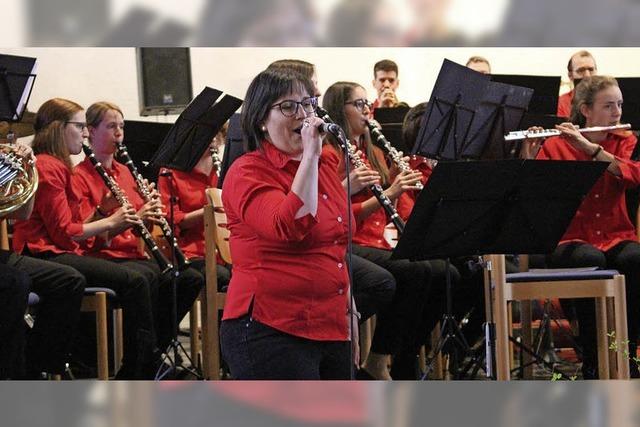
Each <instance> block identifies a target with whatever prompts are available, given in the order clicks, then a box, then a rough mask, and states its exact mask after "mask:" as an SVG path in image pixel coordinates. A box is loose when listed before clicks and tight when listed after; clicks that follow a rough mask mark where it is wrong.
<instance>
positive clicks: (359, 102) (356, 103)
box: [344, 98, 371, 111]
mask: <svg viewBox="0 0 640 427" xmlns="http://www.w3.org/2000/svg"><path fill="white" fill-rule="evenodd" d="M347 104H351V105H353V106H354V107H356V108H357V109H358V111H362V110H364V106H365V105H366V106H367V107H369V108H371V103H370V102H369V101H367V100H366V99H362V98H359V99H354V100H353V101H347V102H345V103H344V105H347Z"/></svg>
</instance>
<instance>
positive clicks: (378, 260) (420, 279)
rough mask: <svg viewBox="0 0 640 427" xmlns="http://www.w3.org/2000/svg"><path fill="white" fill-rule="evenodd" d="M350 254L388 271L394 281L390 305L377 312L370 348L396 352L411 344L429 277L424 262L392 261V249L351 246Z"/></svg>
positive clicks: (428, 271) (390, 352)
mask: <svg viewBox="0 0 640 427" xmlns="http://www.w3.org/2000/svg"><path fill="white" fill-rule="evenodd" d="M353 253H354V254H356V255H358V256H360V257H362V258H365V259H367V260H369V261H371V262H373V263H374V264H377V265H378V266H380V267H382V268H384V269H385V270H387V271H388V272H390V273H391V274H392V275H393V277H394V278H395V281H396V292H395V294H394V296H393V299H392V301H391V304H390V305H389V306H388V307H387V308H385V309H383V310H381V311H380V312H379V313H378V315H377V320H376V330H375V332H374V335H373V341H372V343H371V351H372V352H374V353H378V354H396V353H398V352H400V351H403V350H404V349H406V347H407V346H410V345H412V343H413V341H414V337H415V334H416V328H417V327H418V324H419V321H420V317H421V313H422V309H423V307H424V302H425V295H426V293H427V292H428V290H429V285H430V280H431V265H430V264H429V262H427V261H408V260H392V259H391V251H388V250H384V249H377V248H369V247H365V246H360V245H354V246H353Z"/></svg>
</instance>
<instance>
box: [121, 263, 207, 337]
mask: <svg viewBox="0 0 640 427" xmlns="http://www.w3.org/2000/svg"><path fill="white" fill-rule="evenodd" d="M112 261H114V262H116V263H118V264H120V265H122V266H125V267H127V268H130V269H132V270H134V271H137V272H138V273H140V274H141V275H143V276H144V277H146V278H147V280H148V281H149V282H152V281H155V282H157V283H158V286H157V287H153V288H152V294H151V301H152V305H151V307H152V309H153V314H154V319H155V325H156V331H157V332H156V335H157V340H158V347H159V348H160V350H165V349H166V348H167V347H168V346H169V344H170V342H171V339H172V338H173V336H174V333H175V332H177V330H174V329H173V326H174V325H173V319H172V310H173V291H172V280H171V272H167V273H165V274H162V271H161V270H160V267H158V264H157V263H156V262H155V261H153V260H117V259H114V260H112ZM203 285H204V277H203V276H202V274H201V273H200V272H199V271H197V270H196V269H193V268H186V269H184V270H182V271H180V272H179V274H178V276H177V278H176V314H177V316H176V321H177V324H179V323H180V321H181V320H182V318H183V317H184V316H185V315H186V314H187V313H188V312H189V310H190V309H191V306H192V305H193V302H194V301H195V300H196V298H198V294H199V293H200V290H201V289H202V286H203ZM177 324H176V326H177Z"/></svg>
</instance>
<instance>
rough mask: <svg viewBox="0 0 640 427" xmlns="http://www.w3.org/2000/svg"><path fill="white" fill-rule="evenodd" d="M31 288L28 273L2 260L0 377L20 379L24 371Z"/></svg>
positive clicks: (0, 279)
mask: <svg viewBox="0 0 640 427" xmlns="http://www.w3.org/2000/svg"><path fill="white" fill-rule="evenodd" d="M30 287H31V280H30V279H29V275H27V273H25V272H23V271H20V270H18V269H17V268H15V267H11V266H8V265H6V264H1V263H0V380H6V379H15V378H21V377H23V376H24V373H25V367H24V346H25V332H26V325H25V323H24V320H23V316H24V312H25V310H26V308H27V298H28V297H29V288H30Z"/></svg>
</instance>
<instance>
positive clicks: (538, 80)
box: [491, 74, 560, 116]
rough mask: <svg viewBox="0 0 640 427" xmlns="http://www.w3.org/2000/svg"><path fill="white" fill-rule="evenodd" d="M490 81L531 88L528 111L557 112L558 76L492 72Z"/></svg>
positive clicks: (535, 112) (538, 112) (539, 112)
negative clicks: (531, 93)
mask: <svg viewBox="0 0 640 427" xmlns="http://www.w3.org/2000/svg"><path fill="white" fill-rule="evenodd" d="M491 81H494V82H499V83H506V84H508V85H512V86H521V87H528V88H530V89H533V96H532V97H531V104H530V106H529V111H528V112H529V113H532V114H548V115H553V116H555V115H556V113H557V112H558V92H559V91H560V76H532V75H519V74H492V75H491Z"/></svg>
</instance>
